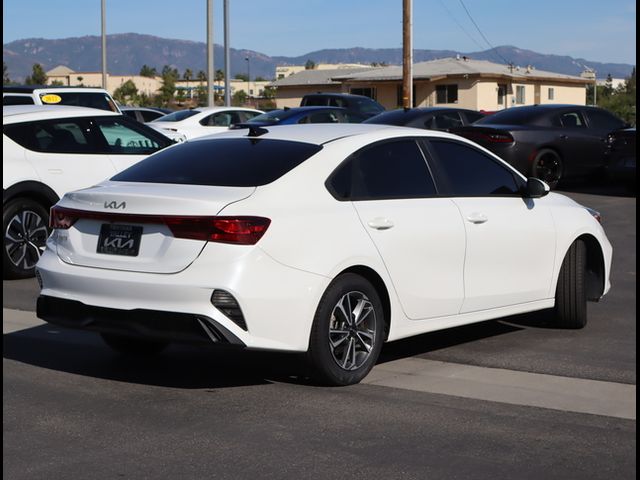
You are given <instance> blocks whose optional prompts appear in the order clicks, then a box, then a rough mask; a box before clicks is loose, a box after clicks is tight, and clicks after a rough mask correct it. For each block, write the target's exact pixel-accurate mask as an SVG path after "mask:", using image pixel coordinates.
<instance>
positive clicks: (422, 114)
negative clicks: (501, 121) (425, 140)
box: [364, 107, 484, 132]
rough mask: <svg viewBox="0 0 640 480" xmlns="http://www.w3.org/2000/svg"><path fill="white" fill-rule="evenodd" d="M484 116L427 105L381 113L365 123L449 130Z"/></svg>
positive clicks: (462, 110)
mask: <svg viewBox="0 0 640 480" xmlns="http://www.w3.org/2000/svg"><path fill="white" fill-rule="evenodd" d="M483 117H484V114H482V113H480V112H476V111H475V110H467V109H464V108H447V107H426V108H407V109H404V108H400V109H397V110H389V111H386V112H382V113H379V114H378V115H376V116H375V117H371V118H369V119H367V120H365V121H364V123H376V124H379V125H396V126H398V127H413V128H425V129H427V130H440V131H443V132H448V131H450V130H451V129H452V128H456V127H462V126H465V125H470V124H472V123H473V122H476V121H478V120H480V119H481V118H483Z"/></svg>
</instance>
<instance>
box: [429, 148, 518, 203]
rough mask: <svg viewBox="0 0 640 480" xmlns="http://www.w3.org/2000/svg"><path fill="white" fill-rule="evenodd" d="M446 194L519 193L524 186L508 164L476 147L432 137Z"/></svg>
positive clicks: (469, 195) (484, 194)
mask: <svg viewBox="0 0 640 480" xmlns="http://www.w3.org/2000/svg"><path fill="white" fill-rule="evenodd" d="M429 143H430V145H431V147H432V148H433V150H434V152H435V154H436V156H437V158H436V165H437V168H438V171H439V172H440V175H441V177H442V178H441V180H442V183H443V184H444V186H445V189H446V192H445V193H446V194H447V195H450V196H454V197H486V196H493V195H517V194H519V192H520V188H521V185H520V184H519V182H517V181H516V177H515V175H514V173H513V172H511V171H510V170H509V169H508V168H507V167H505V166H504V165H501V164H500V163H499V162H497V161H496V160H494V159H493V158H491V157H489V156H488V155H486V154H484V153H482V152H480V151H479V150H476V149H475V148H473V147H470V146H467V145H464V144H461V143H457V142H451V141H445V140H431V141H430V142H429Z"/></svg>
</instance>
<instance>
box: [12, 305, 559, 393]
mask: <svg viewBox="0 0 640 480" xmlns="http://www.w3.org/2000/svg"><path fill="white" fill-rule="evenodd" d="M546 318H547V315H546V314H545V313H544V312H536V313H533V314H525V315H517V316H512V317H504V318H502V319H500V320H491V321H487V322H482V323H477V324H473V325H466V326H462V327H457V328H451V329H447V330H441V331H437V332H432V333H427V334H423V335H419V336H416V337H411V338H407V339H404V340H399V341H395V342H391V343H388V344H386V345H385V346H384V348H383V349H382V354H381V356H380V358H379V360H378V363H386V362H390V361H393V360H398V359H402V358H409V357H412V356H416V355H421V354H426V353H430V352H434V351H437V350H441V349H445V348H448V347H453V346H456V345H462V344H464V343H468V342H473V341H478V340H481V339H483V338H488V337H495V336H498V335H504V334H508V333H513V332H517V331H520V330H524V329H526V328H530V327H538V328H539V327H545V326H546ZM3 357H4V358H6V359H9V360H14V361H17V362H21V363H25V364H28V365H34V366H37V367H41V368H45V369H50V370H56V371H60V372H66V373H71V374H76V375H83V376H89V377H94V378H102V379H107V380H115V381H119V382H127V383H135V384H142V385H154V386H162V387H171V388H184V389H202V388H211V389H216V388H227V387H239V386H250V385H265V384H269V383H273V382H282V383H293V384H300V385H311V386H314V385H317V384H316V383H315V382H314V381H313V380H312V379H311V375H310V371H309V367H308V365H307V363H306V361H305V358H304V355H303V354H291V353H275V352H258V351H248V350H240V349H233V348H225V347H212V348H206V347H205V348H203V347H195V346H194V347H192V346H189V345H171V346H170V347H169V348H168V349H167V350H166V351H165V352H163V353H161V354H159V355H154V356H150V357H131V356H123V355H120V354H118V353H115V352H113V351H112V350H111V349H110V348H109V347H107V346H106V345H105V344H104V343H103V342H102V340H101V339H100V338H99V336H98V335H97V334H95V333H91V332H82V331H76V330H70V329H65V328H60V327H56V326H53V325H41V326H37V327H32V328H28V329H25V330H20V331H18V332H14V333H9V334H5V335H3Z"/></svg>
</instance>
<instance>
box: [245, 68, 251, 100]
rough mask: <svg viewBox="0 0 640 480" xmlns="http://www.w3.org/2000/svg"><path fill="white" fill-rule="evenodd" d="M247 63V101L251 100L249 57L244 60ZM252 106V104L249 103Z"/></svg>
mask: <svg viewBox="0 0 640 480" xmlns="http://www.w3.org/2000/svg"><path fill="white" fill-rule="evenodd" d="M244 59H245V60H246V61H247V99H250V98H251V59H250V58H249V57H245V58H244ZM248 104H249V105H251V102H248Z"/></svg>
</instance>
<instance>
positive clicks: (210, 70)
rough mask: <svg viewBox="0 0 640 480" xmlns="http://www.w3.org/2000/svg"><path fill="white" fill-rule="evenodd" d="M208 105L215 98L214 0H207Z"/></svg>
mask: <svg viewBox="0 0 640 480" xmlns="http://www.w3.org/2000/svg"><path fill="white" fill-rule="evenodd" d="M207 105H208V106H209V107H213V106H214V98H213V0H207Z"/></svg>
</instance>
